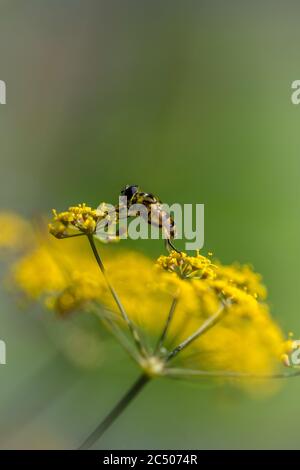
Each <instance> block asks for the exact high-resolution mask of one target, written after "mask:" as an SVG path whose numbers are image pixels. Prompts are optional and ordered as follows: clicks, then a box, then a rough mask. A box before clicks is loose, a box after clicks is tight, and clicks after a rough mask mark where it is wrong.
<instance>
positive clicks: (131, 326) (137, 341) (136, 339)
mask: <svg viewBox="0 0 300 470" xmlns="http://www.w3.org/2000/svg"><path fill="white" fill-rule="evenodd" d="M88 240H89V242H90V246H91V248H92V251H93V254H94V256H95V259H96V261H97V264H98V266H99V268H100V270H101V272H102V274H103V277H104V279H105V282H106V284H107V287H108V288H109V290H110V292H111V294H112V296H113V298H114V300H115V302H116V304H117V306H118V309H119V311H120V313H121V315H122V318H123V320H124V321H125V323H126V324H127V326H128V328H129V331H130V333H131V335H132V337H133V339H134V342H135V344H136V346H137V348H138V350H139V352H140V353H141V354H142V356H144V357H146V356H147V352H146V350H145V348H144V346H143V344H142V342H141V339H140V335H139V333H138V331H137V329H136V327H135V326H134V324H133V323H132V321H131V320H130V318H129V317H128V315H127V313H126V311H125V309H124V307H123V305H122V303H121V301H120V299H119V297H118V295H117V293H116V291H115V289H114V288H113V286H112V285H111V283H110V281H109V279H108V277H107V274H106V270H105V268H104V264H103V263H102V260H101V258H100V255H99V253H98V250H97V248H96V245H95V242H94V239H93V236H92V235H88Z"/></svg>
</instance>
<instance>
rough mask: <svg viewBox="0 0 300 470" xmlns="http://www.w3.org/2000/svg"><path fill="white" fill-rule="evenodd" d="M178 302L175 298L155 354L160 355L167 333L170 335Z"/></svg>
mask: <svg viewBox="0 0 300 470" xmlns="http://www.w3.org/2000/svg"><path fill="white" fill-rule="evenodd" d="M177 302H178V298H177V297H175V298H174V299H173V300H172V304H171V308H170V310H169V313H168V317H167V321H166V323H165V326H164V328H163V331H162V333H161V336H160V338H159V340H158V342H157V345H156V348H155V352H154V354H156V353H158V352H159V351H160V349H161V347H162V346H163V343H164V340H165V338H166V336H167V333H168V330H169V326H170V323H171V321H172V318H173V315H174V312H175V308H176V305H177Z"/></svg>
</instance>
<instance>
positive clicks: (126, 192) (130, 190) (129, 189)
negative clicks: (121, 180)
mask: <svg viewBox="0 0 300 470" xmlns="http://www.w3.org/2000/svg"><path fill="white" fill-rule="evenodd" d="M137 191H138V186H137V185H132V186H126V187H125V188H124V189H122V191H121V196H126V197H127V199H131V198H132V196H133V195H134V194H135V193H136V192H137Z"/></svg>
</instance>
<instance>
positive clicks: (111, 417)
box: [79, 374, 150, 450]
mask: <svg viewBox="0 0 300 470" xmlns="http://www.w3.org/2000/svg"><path fill="white" fill-rule="evenodd" d="M149 380H150V378H149V377H148V375H146V374H142V375H141V376H140V377H139V378H138V380H137V381H136V382H135V383H134V384H133V385H132V387H131V388H130V389H129V390H128V392H126V393H125V395H124V396H123V397H122V398H121V400H120V401H119V402H118V403H117V405H116V406H115V407H114V408H113V409H112V411H111V412H110V413H109V414H108V415H107V416H106V418H105V419H104V420H103V421H102V422H101V423H100V424H99V426H97V427H96V429H95V430H94V431H93V432H92V433H91V434H90V435H89V436H88V438H87V439H86V440H85V441H84V442H83V444H81V446H80V447H79V450H84V449H89V448H90V447H92V445H93V444H95V442H96V441H97V440H98V439H99V438H100V437H101V436H102V435H103V434H104V433H105V431H106V430H107V429H108V428H109V427H110V426H111V425H112V424H113V423H114V421H115V420H116V419H117V418H118V416H120V414H121V413H122V412H123V411H124V410H125V408H127V406H128V405H129V403H131V401H132V400H133V399H134V398H135V397H136V396H137V394H138V393H139V392H140V391H141V390H142V388H143V387H144V386H145V385H146V383H147V382H149Z"/></svg>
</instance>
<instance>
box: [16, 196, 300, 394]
mask: <svg viewBox="0 0 300 470" xmlns="http://www.w3.org/2000/svg"><path fill="white" fill-rule="evenodd" d="M102 207H103V206H102ZM104 214H105V209H104V210H102V209H101V210H100V212H99V211H95V210H93V209H91V208H90V207H87V206H85V205H84V204H82V205H79V206H76V207H71V208H70V209H69V210H68V211H66V212H63V213H60V214H57V213H55V215H54V222H53V223H52V224H51V225H50V232H51V234H53V235H54V236H55V238H53V237H49V236H47V235H45V234H44V235H43V236H41V235H39V236H38V237H37V238H36V240H35V242H34V243H32V244H31V247H30V249H27V251H26V252H25V253H23V254H22V256H20V257H19V258H18V259H17V261H16V262H15V263H14V265H13V267H12V270H11V281H12V283H13V285H14V286H17V287H18V289H19V290H20V291H21V292H23V294H24V295H25V296H26V297H27V298H28V299H32V300H39V301H41V302H42V303H43V304H44V305H45V306H46V307H47V308H49V309H51V310H53V311H55V312H56V313H57V314H58V315H59V316H67V315H69V314H71V313H72V312H78V311H84V312H92V313H96V315H97V316H99V317H100V319H101V320H102V321H103V325H104V326H105V327H106V328H109V329H112V331H113V332H114V334H115V335H116V336H117V338H118V340H119V341H120V342H121V344H123V346H124V347H126V348H127V349H128V340H129V352H130V354H131V355H132V356H133V357H134V359H135V360H136V361H137V362H138V364H139V365H140V367H141V368H142V369H143V370H144V371H146V373H147V374H148V375H149V376H150V375H151V376H153V375H166V376H176V377H194V376H199V377H202V378H203V377H204V378H205V377H207V376H212V377H214V376H216V377H225V378H226V377H227V378H228V377H229V378H230V377H235V378H236V377H238V378H243V377H244V376H246V377H251V376H253V377H255V376H259V377H272V376H273V375H274V374H275V376H277V375H276V374H278V370H279V367H280V365H281V364H282V363H283V364H284V365H286V366H288V367H294V366H295V364H293V363H292V362H291V354H292V353H293V352H295V351H296V352H297V351H298V348H299V346H298V342H295V341H292V340H291V339H289V340H288V341H286V342H285V341H284V337H283V336H284V335H283V333H282V331H281V329H280V327H279V325H278V324H277V323H276V322H275V321H274V320H273V319H272V317H271V315H270V311H269V307H268V305H267V303H266V302H265V300H266V288H265V286H264V285H263V283H262V280H261V276H260V275H259V274H257V273H255V272H254V271H253V269H252V268H251V267H250V266H241V265H239V264H232V265H229V266H225V265H222V264H221V263H220V262H219V261H215V260H212V259H211V255H210V256H209V257H206V256H203V255H201V254H200V253H199V252H197V253H196V254H195V256H191V255H187V254H186V253H178V252H176V251H172V252H171V253H169V254H168V255H162V256H160V257H159V258H158V260H157V261H156V263H154V262H153V261H152V260H151V259H149V258H148V257H146V256H144V255H142V254H140V253H136V252H128V251H124V250H120V249H115V250H114V251H112V249H111V248H110V247H104V248H103V249H102V250H101V259H102V254H103V255H104V264H105V271H104V265H103V262H102V260H101V259H100V256H99V253H98V250H97V247H96V245H95V244H94V241H93V238H92V234H93V233H94V232H95V227H96V225H97V223H98V221H99V218H100V219H101V217H103V216H104ZM73 233H79V234H83V235H87V236H88V241H89V242H90V245H91V246H92V248H93V252H94V254H95V256H96V260H94V259H93V258H92V257H91V256H90V249H89V243H87V240H86V237H82V238H72V235H73ZM69 236H71V239H70V240H68V242H64V243H62V242H60V241H59V240H57V239H56V238H65V237H69ZM102 251H103V253H102ZM96 261H97V262H96ZM99 267H100V269H101V271H102V273H103V274H104V275H102V274H101V272H100V271H99ZM124 338H125V339H126V341H124ZM235 383H241V382H239V381H237V380H235ZM251 383H252V384H253V381H252V382H250V383H249V382H245V381H242V385H243V387H244V386H246V387H247V388H249V386H250V387H252V385H251Z"/></svg>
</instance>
